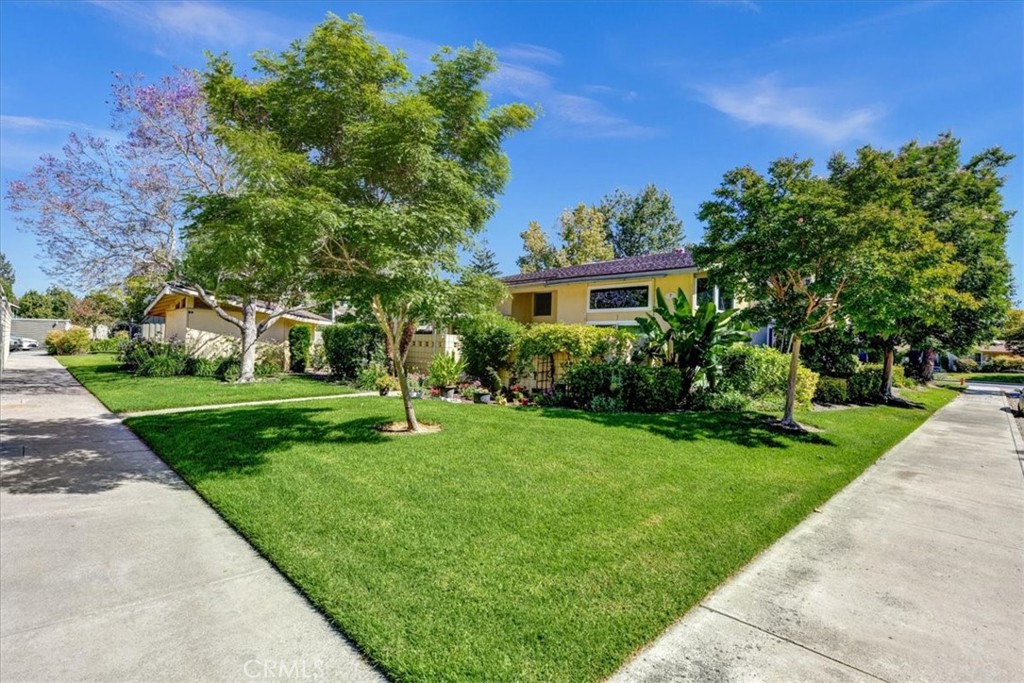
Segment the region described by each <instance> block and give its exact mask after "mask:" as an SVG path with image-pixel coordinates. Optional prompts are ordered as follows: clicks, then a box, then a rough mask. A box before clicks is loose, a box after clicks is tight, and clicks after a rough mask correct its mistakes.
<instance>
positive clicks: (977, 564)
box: [612, 385, 1024, 683]
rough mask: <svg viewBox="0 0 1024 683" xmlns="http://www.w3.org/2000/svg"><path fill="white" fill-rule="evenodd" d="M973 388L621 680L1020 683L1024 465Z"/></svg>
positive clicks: (1001, 423)
mask: <svg viewBox="0 0 1024 683" xmlns="http://www.w3.org/2000/svg"><path fill="white" fill-rule="evenodd" d="M1021 443H1022V440H1021V435H1020V434H1019V432H1017V430H1016V425H1014V424H1013V421H1012V419H1011V418H1010V415H1009V413H1008V412H1007V411H1006V403H1005V400H1004V398H1003V396H1002V393H1001V392H1000V391H999V390H998V389H997V388H995V387H992V386H988V385H972V387H971V388H970V389H969V390H968V391H967V392H966V393H965V394H964V395H962V396H960V397H958V398H957V399H955V400H954V401H953V402H952V403H950V404H949V405H948V406H946V407H945V408H944V409H942V410H941V411H939V412H938V413H937V414H936V415H935V416H934V417H933V418H932V419H930V420H929V421H927V422H926V423H925V424H924V425H922V426H921V427H920V428H919V429H918V430H917V431H915V432H914V433H913V434H912V435H911V436H910V437H908V438H907V439H905V440H904V441H903V442H902V443H900V444H899V445H897V446H896V447H895V448H893V449H892V450H891V451H889V453H887V454H886V455H885V456H884V457H883V458H882V459H881V460H879V461H878V463H876V464H875V465H874V466H872V467H871V468H869V469H868V471H867V472H866V473H865V474H864V475H862V476H861V477H860V478H859V479H857V480H856V481H855V482H854V483H853V484H851V485H850V486H848V487H847V488H846V489H845V490H843V491H842V492H841V493H839V494H838V495H836V496H835V497H834V498H833V499H832V500H831V501H829V502H828V503H827V504H826V505H824V506H823V507H822V508H821V509H820V512H819V513H817V514H813V515H811V516H810V517H809V518H808V519H806V520H805V521H804V522H802V523H801V524H800V525H799V526H797V528H796V529H794V530H793V531H792V532H791V533H789V534H788V535H786V536H785V537H783V538H782V539H781V540H780V541H779V542H777V543H776V544H775V545H773V546H772V547H771V548H769V549H768V550H767V551H765V552H764V553H763V554H762V555H761V556H760V557H758V558H757V559H755V560H754V561H753V562H752V563H751V564H750V565H748V566H747V567H746V568H745V569H744V570H743V571H741V572H740V573H739V574H738V575H737V576H735V577H734V578H733V579H732V580H730V581H728V582H727V583H725V584H724V585H722V586H721V587H720V588H719V589H718V590H716V591H715V592H714V593H712V594H711V595H709V596H708V597H707V598H705V599H704V600H703V601H702V602H701V604H700V606H698V607H696V608H694V609H693V610H691V611H690V613H689V614H687V615H686V616H685V617H684V618H683V619H682V620H681V621H679V622H678V623H677V624H675V625H674V626H672V627H671V628H670V629H669V630H668V631H667V632H666V633H665V634H664V635H663V636H662V637H661V638H660V639H658V640H657V641H655V642H654V643H653V644H651V645H650V646H649V647H648V648H647V649H645V650H644V651H643V652H641V653H640V654H639V655H638V656H637V657H636V658H635V659H634V660H633V661H632V662H630V663H629V664H627V665H626V666H625V667H623V668H622V669H621V670H620V671H619V672H618V673H617V674H616V675H615V676H613V678H612V680H613V681H616V682H617V683H625V682H627V681H629V682H636V681H645V682H646V681H650V682H653V681H950V682H955V683H963V682H966V681H976V682H981V681H985V682H989V683H996V682H1003V681H1005V682H1007V683H1010V682H1018V681H1024V469H1022V466H1024V461H1022V458H1024V449H1022V448H1021Z"/></svg>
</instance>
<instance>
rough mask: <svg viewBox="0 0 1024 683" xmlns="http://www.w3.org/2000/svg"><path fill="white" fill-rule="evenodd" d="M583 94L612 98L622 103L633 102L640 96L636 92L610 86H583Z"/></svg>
mask: <svg viewBox="0 0 1024 683" xmlns="http://www.w3.org/2000/svg"><path fill="white" fill-rule="evenodd" d="M583 92H585V93H589V94H591V95H599V96H604V97H614V98H616V99H619V100H622V101H623V102H635V101H636V100H637V98H639V97H640V94H639V93H638V92H637V91H636V90H625V89H624V88H613V87H612V86H610V85H585V86H583Z"/></svg>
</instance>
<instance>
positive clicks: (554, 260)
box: [516, 221, 560, 273]
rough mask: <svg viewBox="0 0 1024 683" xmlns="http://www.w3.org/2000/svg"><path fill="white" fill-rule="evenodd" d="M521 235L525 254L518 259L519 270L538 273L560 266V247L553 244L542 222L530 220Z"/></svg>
mask: <svg viewBox="0 0 1024 683" xmlns="http://www.w3.org/2000/svg"><path fill="white" fill-rule="evenodd" d="M519 236H520V237H521V238H522V240H523V255H522V256H520V257H519V258H517V259H516V265H517V266H519V272H521V273H536V272H537V271H541V270H548V269H549V268H557V267H558V266H559V263H560V261H559V257H558V249H556V248H555V247H554V246H553V245H552V244H551V241H550V240H549V239H548V236H547V233H545V232H544V228H542V227H540V223H538V222H537V221H530V223H529V225H527V226H526V230H524V231H523V232H521V233H519Z"/></svg>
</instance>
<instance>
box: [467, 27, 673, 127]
mask: <svg viewBox="0 0 1024 683" xmlns="http://www.w3.org/2000/svg"><path fill="white" fill-rule="evenodd" d="M530 48H531V50H529V51H527V53H525V55H526V58H525V59H523V60H521V61H518V62H517V61H515V60H514V59H513V58H512V57H511V56H510V55H515V54H516V53H515V52H511V53H510V52H509V51H508V50H507V49H506V50H499V55H500V56H501V59H502V61H501V63H500V65H499V68H498V71H497V73H495V74H494V75H492V76H491V78H490V79H489V80H488V83H487V84H488V87H489V88H490V89H491V90H492V91H494V92H496V93H499V94H503V95H511V96H512V97H518V98H522V99H525V100H533V101H534V102H537V103H539V104H540V105H541V107H542V108H543V109H544V113H545V114H546V117H547V123H548V125H549V127H550V128H551V129H552V130H554V131H555V132H556V133H558V134H559V135H563V136H566V137H580V138H645V137H651V136H653V135H656V134H657V133H658V131H657V129H655V128H651V127H648V126H643V125H640V124H637V123H634V122H633V121H630V120H629V119H628V118H626V117H624V116H621V115H619V114H616V113H614V112H613V111H612V110H611V109H609V108H608V107H607V106H606V105H605V104H604V103H602V102H600V101H599V100H597V99H594V98H593V97H587V96H586V95H581V94H579V93H575V92H570V91H568V90H566V89H565V88H563V87H560V86H559V84H558V82H557V79H556V78H555V77H554V76H553V75H552V74H550V73H549V72H548V71H545V70H543V69H541V68H540V67H538V66H536V65H535V64H526V63H523V62H524V61H531V60H532V61H533V62H534V63H536V62H539V61H542V60H541V59H540V58H539V57H538V55H540V54H542V52H541V51H544V52H543V54H544V55H545V56H544V58H543V63H544V64H547V65H555V64H557V63H561V61H562V56H561V55H560V54H558V53H556V52H554V51H553V50H548V49H547V48H538V46H530ZM580 90H581V91H582V92H585V93H588V94H591V95H593V94H600V95H615V96H616V97H618V98H619V99H623V100H627V101H629V100H632V99H636V93H633V92H631V91H623V90H619V89H616V88H611V87H608V86H583V87H582V88H581V89H580Z"/></svg>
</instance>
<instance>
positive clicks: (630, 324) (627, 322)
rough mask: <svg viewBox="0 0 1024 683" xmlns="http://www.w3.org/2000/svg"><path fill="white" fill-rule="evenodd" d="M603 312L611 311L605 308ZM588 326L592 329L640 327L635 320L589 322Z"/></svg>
mask: <svg viewBox="0 0 1024 683" xmlns="http://www.w3.org/2000/svg"><path fill="white" fill-rule="evenodd" d="M601 310H603V311H607V310H609V309H607V308H603V309H601ZM587 324H588V325H590V326H592V327H639V324H638V323H637V321H635V320H588V321H587Z"/></svg>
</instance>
